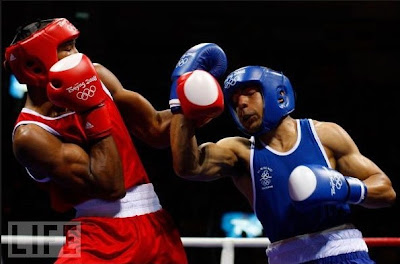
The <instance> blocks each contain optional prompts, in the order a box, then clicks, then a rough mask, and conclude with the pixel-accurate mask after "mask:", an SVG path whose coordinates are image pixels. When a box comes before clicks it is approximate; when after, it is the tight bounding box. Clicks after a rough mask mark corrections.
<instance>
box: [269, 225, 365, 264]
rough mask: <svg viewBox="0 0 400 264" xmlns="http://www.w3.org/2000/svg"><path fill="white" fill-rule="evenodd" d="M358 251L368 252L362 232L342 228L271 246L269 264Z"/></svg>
mask: <svg viewBox="0 0 400 264" xmlns="http://www.w3.org/2000/svg"><path fill="white" fill-rule="evenodd" d="M356 251H367V252H368V248H367V244H366V243H365V241H364V239H363V238H362V234H361V232H360V231H359V230H358V229H356V228H349V226H346V225H344V226H340V227H338V228H335V229H329V230H325V231H323V232H320V233H314V234H310V235H302V236H298V237H295V238H290V239H287V240H281V241H278V242H275V243H272V244H270V245H269V247H268V249H267V250H266V253H267V256H268V263H269V264H297V263H303V262H307V261H311V260H314V259H321V258H325V257H330V256H336V255H339V254H345V253H351V252H356Z"/></svg>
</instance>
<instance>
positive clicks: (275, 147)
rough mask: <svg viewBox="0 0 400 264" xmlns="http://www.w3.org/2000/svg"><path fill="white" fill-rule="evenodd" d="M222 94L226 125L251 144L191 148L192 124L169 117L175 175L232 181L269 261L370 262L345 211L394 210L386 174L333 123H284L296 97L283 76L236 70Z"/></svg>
mask: <svg viewBox="0 0 400 264" xmlns="http://www.w3.org/2000/svg"><path fill="white" fill-rule="evenodd" d="M198 86H200V85H198ZM223 92H224V98H225V105H226V106H227V108H228V109H229V111H230V113H231V115H232V117H233V120H234V122H235V123H236V125H237V126H238V128H239V130H240V131H242V132H243V133H245V134H246V135H249V136H250V137H249V138H247V137H239V136H236V137H227V138H223V139H221V140H219V141H217V142H216V143H213V142H207V143H203V144H201V145H200V146H199V145H198V144H197V140H196V137H195V125H194V123H195V122H194V121H193V120H190V119H189V118H187V117H185V116H184V115H183V114H182V113H177V114H175V115H174V116H173V118H172V121H171V151H172V157H173V164H174V169H175V172H176V173H177V174H178V175H179V176H181V177H183V178H186V179H190V180H197V181H210V180H216V179H219V178H222V177H231V178H232V180H233V181H234V183H235V185H236V186H237V188H238V189H239V190H240V191H241V193H242V194H243V195H244V196H245V197H246V198H247V199H248V201H249V203H250V205H251V206H252V208H253V209H254V212H255V213H256V215H257V217H258V219H259V220H260V222H261V223H262V225H263V228H264V231H265V234H266V236H267V237H268V238H269V239H270V241H271V242H272V243H271V244H270V245H269V246H268V248H267V250H266V253H267V257H268V262H269V264H298V263H318V264H322V263H335V264H337V263H341V264H346V263H348V264H350V263H359V264H362V263H365V264H367V263H375V262H374V261H373V260H371V259H370V257H369V254H368V248H367V245H366V243H365V241H364V239H363V237H362V233H361V232H360V230H358V229H357V228H356V227H355V226H354V225H352V224H351V222H350V214H351V210H350V209H351V208H350V204H358V205H360V206H363V207H366V208H382V207H389V206H391V205H392V204H394V202H395V199H396V193H395V191H394V189H393V187H392V183H391V180H390V179H389V177H388V176H387V175H386V174H385V172H383V171H382V169H380V168H379V167H378V166H377V165H376V164H375V163H374V162H373V161H372V160H370V159H369V158H367V157H366V156H364V155H363V154H362V153H360V151H359V149H358V147H357V145H356V143H355V142H354V140H353V139H352V138H351V137H350V135H349V134H348V133H347V132H346V131H345V130H344V128H342V127H341V126H340V125H338V124H336V123H332V122H321V121H317V120H312V119H308V118H303V119H294V118H292V117H291V116H290V113H292V112H293V111H294V109H295V94H294V91H293V88H292V85H291V83H290V81H289V79H288V78H287V77H286V76H285V75H283V74H282V73H279V72H276V71H273V70H271V69H269V68H266V67H261V66H247V67H243V68H240V69H237V70H235V71H233V72H232V73H230V74H229V75H228V76H227V78H226V79H225V82H224V88H223Z"/></svg>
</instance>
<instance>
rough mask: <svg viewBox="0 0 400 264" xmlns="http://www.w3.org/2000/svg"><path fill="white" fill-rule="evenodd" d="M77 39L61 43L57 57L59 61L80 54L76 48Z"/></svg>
mask: <svg viewBox="0 0 400 264" xmlns="http://www.w3.org/2000/svg"><path fill="white" fill-rule="evenodd" d="M75 43H76V39H72V40H69V41H66V42H64V43H61V44H60V46H58V48H57V56H58V60H61V59H63V58H65V57H67V56H69V55H72V54H75V53H78V50H77V49H76V47H75Z"/></svg>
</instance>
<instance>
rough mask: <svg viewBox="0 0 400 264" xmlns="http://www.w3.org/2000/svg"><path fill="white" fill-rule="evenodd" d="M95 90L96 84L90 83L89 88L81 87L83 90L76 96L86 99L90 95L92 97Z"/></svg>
mask: <svg viewBox="0 0 400 264" xmlns="http://www.w3.org/2000/svg"><path fill="white" fill-rule="evenodd" d="M95 92H96V86H94V85H91V86H90V87H89V88H85V89H83V91H81V92H78V93H77V94H76V97H77V98H78V99H80V100H83V101H86V100H87V99H89V98H90V97H93V96H94V94H95Z"/></svg>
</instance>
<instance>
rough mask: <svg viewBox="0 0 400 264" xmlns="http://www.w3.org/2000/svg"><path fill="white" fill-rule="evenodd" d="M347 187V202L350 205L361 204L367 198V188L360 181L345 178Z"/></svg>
mask: <svg viewBox="0 0 400 264" xmlns="http://www.w3.org/2000/svg"><path fill="white" fill-rule="evenodd" d="M345 179H346V182H347V185H348V187H349V194H348V197H347V202H348V203H351V204H359V203H362V202H363V201H364V200H365V198H366V197H367V186H366V185H365V183H364V182H362V181H361V180H359V179H357V178H354V177H348V176H345Z"/></svg>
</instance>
